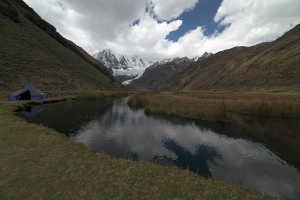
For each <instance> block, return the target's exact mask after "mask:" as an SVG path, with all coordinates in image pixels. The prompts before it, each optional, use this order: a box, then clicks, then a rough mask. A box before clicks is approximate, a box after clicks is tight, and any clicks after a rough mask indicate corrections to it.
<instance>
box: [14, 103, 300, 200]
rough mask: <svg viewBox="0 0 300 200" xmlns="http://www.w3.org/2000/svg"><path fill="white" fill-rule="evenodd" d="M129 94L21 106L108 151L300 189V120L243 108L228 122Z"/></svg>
mask: <svg viewBox="0 0 300 200" xmlns="http://www.w3.org/2000/svg"><path fill="white" fill-rule="evenodd" d="M128 98H129V97H127V98H122V99H119V100H114V101H111V100H104V101H98V102H94V101H89V102H80V101H67V102H63V103H57V104H49V105H48V106H42V107H33V108H28V109H27V110H26V111H23V112H21V113H19V114H18V115H19V116H20V117H23V118H26V119H27V120H28V121H29V122H31V123H37V124H43V125H45V126H48V127H50V128H53V129H55V130H57V131H58V132H60V133H63V134H66V135H68V136H69V137H70V138H71V139H73V140H75V141H76V142H83V143H85V144H86V145H87V146H89V147H91V148H94V149H97V150H98V151H99V152H104V153H105V154H107V155H110V156H114V157H121V158H123V157H126V158H130V159H134V160H146V161H151V162H156V163H159V164H163V165H170V166H176V167H179V168H182V169H187V168H188V169H189V170H191V171H193V172H197V173H199V174H200V175H201V176H204V177H213V178H214V179H217V180H223V181H226V182H229V183H233V184H237V185H241V186H244V187H246V188H248V189H253V190H258V191H261V192H264V193H265V194H269V195H273V196H277V195H278V193H280V194H281V195H283V197H284V198H287V199H299V197H300V172H299V171H300V155H299V153H300V133H299V130H300V125H299V124H300V123H299V121H296V120H287V119H282V118H262V117H257V116H241V117H242V118H243V120H242V121H238V122H232V123H222V122H207V121H201V120H192V119H188V118H184V117H174V116H167V115H154V116H146V115H145V114H144V111H143V110H133V109H130V108H129V107H128V106H127V104H126V102H127V100H128Z"/></svg>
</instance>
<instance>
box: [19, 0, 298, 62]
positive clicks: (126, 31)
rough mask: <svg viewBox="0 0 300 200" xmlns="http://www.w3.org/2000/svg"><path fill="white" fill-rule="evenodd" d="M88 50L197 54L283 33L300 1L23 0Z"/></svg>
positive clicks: (157, 56)
mask: <svg viewBox="0 0 300 200" xmlns="http://www.w3.org/2000/svg"><path fill="white" fill-rule="evenodd" d="M24 1H25V2H26V3H27V4H28V5H29V6H30V7H32V8H33V9H34V10H35V11H36V12H37V13H38V14H39V15H40V16H41V17H42V18H43V19H44V20H46V21H47V22H49V23H50V24H52V25H53V26H54V27H56V29H57V31H58V32H59V33H60V34H61V35H62V36H63V37H65V38H67V39H69V40H71V41H73V42H75V43H76V44H77V45H78V46H80V47H82V48H83V49H85V50H86V51H87V52H88V53H89V54H91V55H92V54H94V53H96V52H99V51H101V50H104V49H111V50H113V51H115V52H117V53H119V54H125V55H129V56H131V55H138V56H140V57H142V58H144V59H146V60H162V59H165V58H173V57H184V56H187V57H189V58H193V57H195V56H197V55H202V54H203V53H204V52H212V53H217V52H219V51H222V50H225V49H230V48H232V47H235V46H252V45H256V44H259V43H261V42H269V41H273V40H275V39H277V38H278V37H280V36H282V35H283V34H284V33H285V32H287V31H289V30H290V29H292V28H293V27H295V26H296V25H297V24H299V23H300V0H184V1H183V0H84V1H83V0H38V1H37V0H24Z"/></svg>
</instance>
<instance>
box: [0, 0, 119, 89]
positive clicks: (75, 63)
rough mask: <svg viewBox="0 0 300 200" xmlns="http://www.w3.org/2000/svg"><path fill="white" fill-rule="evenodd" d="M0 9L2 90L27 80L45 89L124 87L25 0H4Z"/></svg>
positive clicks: (0, 79)
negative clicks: (58, 31)
mask: <svg viewBox="0 0 300 200" xmlns="http://www.w3.org/2000/svg"><path fill="white" fill-rule="evenodd" d="M0 8H1V9H0V69H1V73H0V90H2V91H7V92H9V91H14V90H16V89H19V88H21V87H23V86H24V85H26V84H27V83H28V82H30V83H32V84H33V85H34V86H36V87H37V88H39V89H41V90H45V91H85V90H121V89H122V85H121V84H120V83H119V82H118V81H116V79H115V78H114V77H113V76H112V75H110V74H109V73H108V71H107V70H106V69H105V67H103V66H102V65H101V64H100V63H98V62H97V61H95V60H94V59H93V58H92V57H91V56H89V55H88V54H87V53H86V52H84V50H82V49H80V47H77V46H76V45H75V44H74V43H72V42H69V41H68V40H66V39H65V38H63V37H62V36H60V35H59V34H58V33H57V32H56V29H55V28H54V27H53V26H52V25H50V24H48V23H47V22H45V21H44V20H42V19H41V18H40V17H39V16H38V15H37V14H36V13H35V12H34V11H33V10H32V9H31V8H29V7H28V6H27V5H26V4H25V3H24V2H23V1H20V0H12V1H1V2H0Z"/></svg>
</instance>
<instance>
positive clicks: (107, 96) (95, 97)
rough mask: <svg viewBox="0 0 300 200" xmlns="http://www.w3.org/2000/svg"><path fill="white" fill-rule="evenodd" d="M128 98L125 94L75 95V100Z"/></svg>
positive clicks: (92, 93)
mask: <svg viewBox="0 0 300 200" xmlns="http://www.w3.org/2000/svg"><path fill="white" fill-rule="evenodd" d="M126 96H128V93H127V92H85V93H78V94H75V98H76V99H77V100H100V99H105V98H121V97H126Z"/></svg>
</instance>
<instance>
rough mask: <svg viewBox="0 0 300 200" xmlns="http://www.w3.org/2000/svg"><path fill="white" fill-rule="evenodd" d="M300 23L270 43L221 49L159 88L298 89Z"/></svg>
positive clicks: (227, 90) (212, 89)
mask: <svg viewBox="0 0 300 200" xmlns="http://www.w3.org/2000/svg"><path fill="white" fill-rule="evenodd" d="M299 52H300V25H297V26H296V27H294V28H293V29H292V30H290V31H288V32H287V33H285V34H284V35H283V36H282V37H280V38H278V39H277V40H275V41H273V42H269V43H261V44H258V45H255V46H251V47H234V48H231V49H228V50H224V51H221V52H218V53H216V54H214V55H212V56H210V57H208V58H206V59H204V60H202V61H199V62H196V63H194V64H192V65H190V66H189V67H188V68H187V69H186V70H184V71H183V72H181V73H178V74H175V75H174V76H173V77H172V78H170V79H169V81H168V83H166V84H164V85H161V86H159V87H157V88H155V89H156V90H166V91H209V92H213V91H224V92H232V91H242V92H243V91H250V90H261V89H265V90H275V89H277V88H287V89H289V88H290V89H291V90H292V89H293V88H294V89H296V90H297V89H299V86H300V68H299V63H300V55H299Z"/></svg>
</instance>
